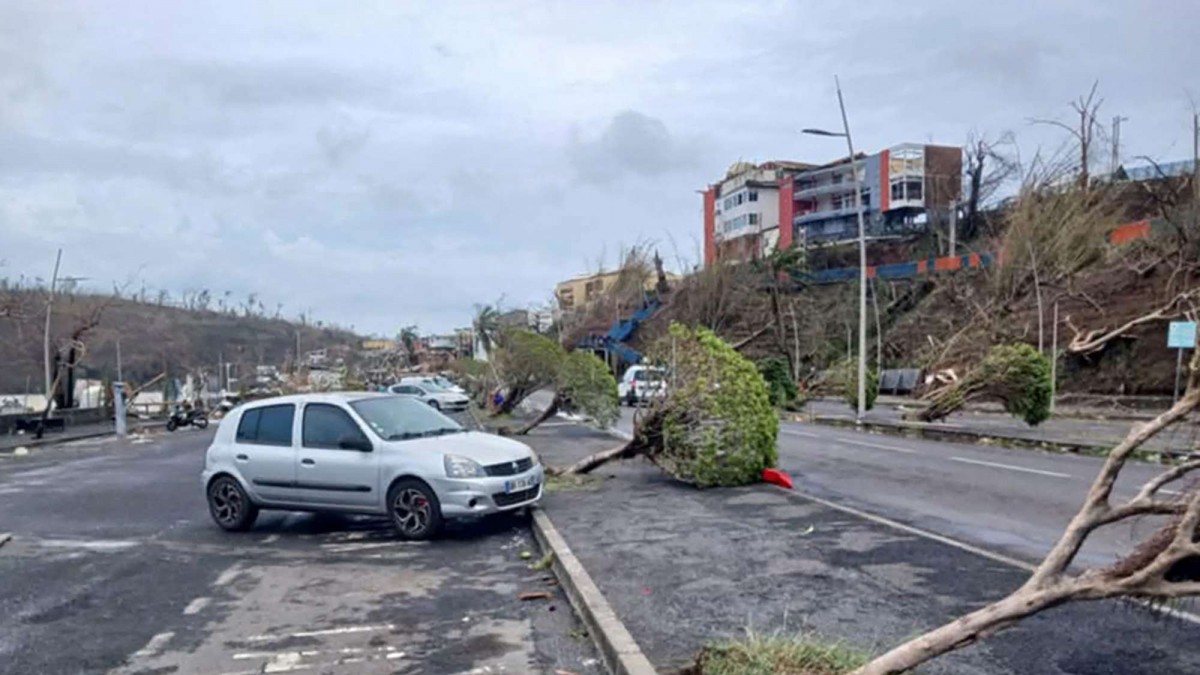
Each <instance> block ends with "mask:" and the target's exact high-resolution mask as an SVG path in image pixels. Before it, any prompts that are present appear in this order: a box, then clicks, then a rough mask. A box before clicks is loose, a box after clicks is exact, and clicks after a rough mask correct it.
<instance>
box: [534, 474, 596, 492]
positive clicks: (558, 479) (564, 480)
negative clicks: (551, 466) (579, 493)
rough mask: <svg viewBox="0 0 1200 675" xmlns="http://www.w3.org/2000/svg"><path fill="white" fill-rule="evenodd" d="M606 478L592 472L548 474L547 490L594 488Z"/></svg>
mask: <svg viewBox="0 0 1200 675" xmlns="http://www.w3.org/2000/svg"><path fill="white" fill-rule="evenodd" d="M603 480H604V478H602V477H600V476H593V475H591V474H568V475H565V476H546V485H545V488H544V489H545V490H546V492H567V491H569V490H593V489H595V488H598V487H600V483H601V482H602V481H603Z"/></svg>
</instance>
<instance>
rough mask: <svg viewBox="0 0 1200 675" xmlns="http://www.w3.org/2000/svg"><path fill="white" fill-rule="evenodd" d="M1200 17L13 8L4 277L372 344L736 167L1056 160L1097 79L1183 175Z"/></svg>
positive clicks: (689, 225) (685, 243)
mask: <svg viewBox="0 0 1200 675" xmlns="http://www.w3.org/2000/svg"><path fill="white" fill-rule="evenodd" d="M1197 26H1200V3H1195V2H1157V1H1155V2H1149V1H1143V2H1135V1H1132V0H1121V1H1116V0H1079V1H1074V0H1054V1H1052V2H1045V1H1044V0H1043V1H1041V2H1018V1H1006V2H988V3H982V2H963V1H962V0H936V1H932V0H931V1H922V0H914V1H913V2H909V3H906V4H897V3H895V2H873V1H869V0H868V1H864V2H857V3H853V5H852V8H851V6H850V5H846V3H838V2H828V1H824V2H806V1H800V2H762V3H741V2H708V1H698V0H688V1H687V2H657V1H648V0H647V1H639V2H634V1H632V0H630V1H626V2H610V3H601V2H586V3H583V2H545V3H542V2H500V3H497V2H478V3H476V2H435V3H428V4H425V3H406V2H398V1H396V2H378V3H372V2H348V3H347V2H322V3H311V2H292V1H288V2H246V1H237V2H224V3H222V2H203V3H201V2H182V1H180V2H117V1H115V0H106V1H105V2H100V3H97V2H83V3H78V4H76V3H70V2H64V1H56V2H35V1H32V0H0V261H3V267H0V276H9V277H19V276H21V275H24V276H26V277H38V276H43V277H44V276H48V275H49V270H50V268H51V267H52V265H53V258H54V250H55V249H56V248H58V247H62V248H63V249H64V272H65V273H66V274H69V275H72V276H83V277H88V278H89V279H91V281H90V282H89V283H91V284H93V285H95V286H98V287H101V288H111V284H112V283H113V282H114V281H118V282H123V281H125V280H127V279H129V278H130V277H131V276H133V275H136V278H137V282H136V285H140V284H141V283H145V284H146V285H147V286H149V287H152V288H166V289H168V290H169V291H171V292H172V293H176V294H177V293H179V292H182V291H186V290H191V291H195V290H199V289H202V288H207V289H210V290H211V291H212V292H213V293H214V294H219V293H222V292H223V291H226V290H229V291H231V292H232V294H233V295H234V296H235V297H239V298H240V297H245V295H246V294H247V293H250V292H256V293H258V294H259V295H260V296H262V297H263V298H264V302H265V303H266V304H267V305H268V306H269V307H274V306H275V305H276V303H282V304H283V306H284V312H285V314H288V315H291V316H294V315H296V314H297V313H299V312H300V311H305V310H310V309H311V311H312V312H313V313H314V314H315V315H316V316H317V317H319V318H323V319H325V320H327V321H335V322H338V323H341V324H344V325H354V326H355V327H356V328H357V329H359V330H361V331H368V332H377V333H394V332H395V331H396V329H397V327H399V326H401V325H404V324H409V323H417V324H419V325H420V326H421V328H422V329H424V330H427V331H436V330H445V329H449V328H453V327H455V326H459V325H466V324H467V323H468V322H469V320H470V316H471V313H472V305H473V304H475V303H478V302H490V301H494V300H496V299H497V298H498V297H500V296H501V295H503V297H504V299H505V302H506V304H508V305H523V304H526V303H530V302H539V301H545V300H547V299H549V297H550V295H551V291H552V288H553V285H554V283H555V282H556V281H558V280H560V279H562V278H566V277H569V276H573V275H575V274H578V273H582V272H585V271H590V270H593V269H594V268H595V267H596V266H597V265H599V264H601V263H602V262H605V263H607V264H609V265H612V264H613V262H615V258H616V255H617V251H618V250H620V248H621V246H622V245H629V244H631V243H635V242H644V241H653V242H656V243H657V244H658V246H659V247H660V250H661V251H662V253H663V255H664V257H666V258H667V259H668V260H672V261H673V260H679V259H685V260H695V259H696V258H697V257H698V250H699V242H698V240H699V238H700V235H701V210H700V198H699V196H698V195H697V194H696V193H695V191H696V190H697V189H699V188H702V187H703V186H704V185H705V184H707V183H708V182H711V181H712V180H714V179H716V178H717V177H719V176H720V175H721V174H722V172H723V171H724V169H725V168H726V167H727V166H728V165H729V164H730V163H731V162H733V161H735V160H737V159H747V160H764V159H770V158H783V159H797V160H808V161H825V160H829V159H832V158H834V157H836V156H837V155H838V151H839V149H840V146H838V144H837V141H836V140H835V139H821V138H816V137H802V136H800V135H798V134H797V133H796V132H797V130H798V129H800V128H801V127H805V126H834V125H836V124H837V122H838V119H837V116H836V115H837V109H836V99H835V98H834V91H833V82H832V79H833V78H832V76H833V74H834V73H837V74H839V75H840V76H841V79H842V83H843V87H844V89H845V93H846V97H847V105H848V106H849V110H850V115H851V123H852V125H853V126H854V130H855V134H856V136H857V141H858V144H859V145H860V146H861V147H862V148H863V149H864V150H867V151H875V150H878V149H880V148H882V147H886V146H888V145H892V144H895V143H898V142H903V141H935V142H939V143H950V144H959V143H961V142H962V141H963V140H964V139H965V138H966V136H967V134H968V133H969V132H971V131H976V132H979V133H986V134H989V135H992V136H995V135H998V134H1000V133H1002V132H1004V131H1008V130H1011V131H1013V132H1014V133H1016V134H1017V137H1018V140H1019V142H1020V145H1021V150H1022V153H1023V155H1025V156H1029V155H1030V154H1031V153H1032V152H1033V151H1034V150H1036V149H1037V148H1038V147H1039V146H1043V147H1045V146H1053V145H1056V144H1057V143H1058V139H1057V137H1056V135H1055V132H1054V131H1053V130H1052V129H1051V128H1048V127H1037V126H1031V125H1030V124H1029V119H1030V118H1033V117H1058V118H1061V119H1064V120H1065V119H1067V115H1068V114H1069V109H1068V108H1067V102H1068V101H1069V100H1071V99H1072V98H1074V97H1076V96H1078V95H1079V94H1080V93H1083V92H1085V91H1086V90H1087V89H1088V88H1089V87H1090V86H1091V84H1092V82H1093V80H1096V79H1099V80H1100V90H1101V95H1102V96H1103V97H1104V99H1105V101H1104V105H1103V108H1102V109H1101V116H1102V118H1103V119H1105V120H1108V119H1111V117H1112V115H1115V114H1120V115H1123V116H1126V117H1128V118H1129V121H1127V122H1125V125H1124V127H1123V128H1122V141H1123V155H1124V157H1125V158H1127V159H1132V158H1134V157H1136V156H1139V155H1148V156H1152V157H1154V158H1156V159H1160V160H1167V159H1179V158H1185V157H1187V156H1189V155H1190V152H1191V135H1190V114H1191V112H1190V111H1191V104H1190V103H1189V91H1190V93H1191V95H1192V96H1194V97H1196V99H1197V100H1198V101H1200V70H1197V69H1196V64H1197V63H1200V46H1198V45H1200V41H1197V40H1196V27H1197Z"/></svg>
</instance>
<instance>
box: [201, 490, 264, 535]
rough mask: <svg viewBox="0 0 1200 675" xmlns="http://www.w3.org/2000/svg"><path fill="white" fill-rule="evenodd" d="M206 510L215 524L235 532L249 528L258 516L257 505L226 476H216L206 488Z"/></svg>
mask: <svg viewBox="0 0 1200 675" xmlns="http://www.w3.org/2000/svg"><path fill="white" fill-rule="evenodd" d="M208 510H209V513H211V514H212V517H213V520H215V521H216V522H217V525H220V526H221V527H222V528H224V529H226V530H231V531H235V532H236V531H242V530H248V529H250V527H251V526H252V525H254V521H255V519H257V518H258V507H257V506H255V505H254V503H253V502H251V501H250V498H249V497H248V496H247V495H246V492H245V491H244V490H242V486H241V485H238V483H237V481H236V480H234V479H232V478H230V477H228V476H222V477H221V478H218V479H217V480H215V481H213V484H212V485H211V486H210V487H209V488H208Z"/></svg>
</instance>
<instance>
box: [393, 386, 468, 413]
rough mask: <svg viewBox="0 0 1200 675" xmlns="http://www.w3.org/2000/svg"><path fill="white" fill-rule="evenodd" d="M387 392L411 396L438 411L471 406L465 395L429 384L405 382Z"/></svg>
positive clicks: (463, 408)
mask: <svg viewBox="0 0 1200 675" xmlns="http://www.w3.org/2000/svg"><path fill="white" fill-rule="evenodd" d="M388 391H389V392H390V393H393V394H400V395H401V396H412V397H414V398H417V399H419V400H420V401H421V402H423V403H426V404H428V405H430V406H433V407H434V408H437V409H438V410H466V409H467V407H468V406H470V405H471V399H469V398H467V395H466V394H458V393H455V392H452V391H447V390H445V389H442V388H441V387H439V386H438V385H436V384H432V383H430V382H405V381H404V380H401V381H400V382H399V383H398V384H393V385H392V386H390V387H388Z"/></svg>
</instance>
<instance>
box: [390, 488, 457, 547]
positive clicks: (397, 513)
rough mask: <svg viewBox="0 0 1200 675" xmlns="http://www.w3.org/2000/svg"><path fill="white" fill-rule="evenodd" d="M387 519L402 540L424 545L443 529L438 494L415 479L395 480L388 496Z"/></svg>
mask: <svg viewBox="0 0 1200 675" xmlns="http://www.w3.org/2000/svg"><path fill="white" fill-rule="evenodd" d="M387 507H388V515H389V516H391V518H392V525H394V526H395V527H396V532H397V534H399V535H400V538H402V539H408V540H410V541H423V540H426V539H432V538H433V537H435V536H437V534H438V532H440V531H441V529H442V524H443V522H444V521H443V519H442V504H441V502H439V501H438V498H437V493H436V492H434V491H433V488H431V487H429V486H428V485H426V484H425V482H424V481H420V480H417V479H415V478H405V479H403V480H398V481H396V483H395V484H394V485H392V487H391V489H390V490H388V494H387Z"/></svg>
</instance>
